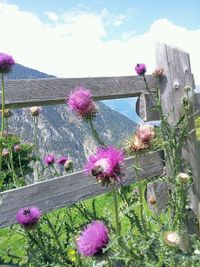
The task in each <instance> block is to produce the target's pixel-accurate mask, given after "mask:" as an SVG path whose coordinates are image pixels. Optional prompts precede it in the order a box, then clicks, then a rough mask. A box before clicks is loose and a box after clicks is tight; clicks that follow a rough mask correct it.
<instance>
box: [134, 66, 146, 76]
mask: <svg viewBox="0 0 200 267" xmlns="http://www.w3.org/2000/svg"><path fill="white" fill-rule="evenodd" d="M135 71H136V73H137V74H138V75H144V74H145V72H146V66H145V64H137V65H136V66H135Z"/></svg>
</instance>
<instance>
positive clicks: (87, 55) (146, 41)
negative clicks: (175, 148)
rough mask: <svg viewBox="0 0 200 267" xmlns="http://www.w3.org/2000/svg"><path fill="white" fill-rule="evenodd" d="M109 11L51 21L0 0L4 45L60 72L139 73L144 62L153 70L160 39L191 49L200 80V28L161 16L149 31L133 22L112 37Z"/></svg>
mask: <svg viewBox="0 0 200 267" xmlns="http://www.w3.org/2000/svg"><path fill="white" fill-rule="evenodd" d="M107 16H109V14H108V11H107V10H106V9H104V10H103V11H102V12H100V13H99V14H91V13H85V12H76V13H65V14H59V18H60V19H59V23H58V21H57V22H56V24H55V25H48V24H45V23H44V22H42V21H41V20H40V19H39V18H38V17H37V16H36V15H35V14H33V13H30V12H25V11H22V10H20V9H19V8H18V7H17V6H15V5H10V4H6V3H3V2H2V1H0V25H6V27H1V40H0V43H1V46H0V47H1V51H4V52H7V53H10V54H12V55H13V56H14V58H15V59H16V61H17V62H18V63H20V64H23V65H25V66H29V67H32V68H35V69H38V70H41V71H44V72H46V73H49V74H53V75H56V76H58V77H84V76H85V77H88V76H111V75H114V76H117V75H133V74H134V65H135V64H136V63H138V62H144V63H146V64H147V66H148V69H149V72H151V71H153V69H154V68H155V60H154V41H160V42H166V43H169V44H172V45H175V46H178V47H180V48H182V49H184V50H186V51H188V52H189V53H190V56H191V63H192V70H193V72H194V74H195V80H196V82H197V83H200V77H199V76H200V75H199V69H200V61H199V58H200V49H199V40H200V29H199V30H195V31H190V30H187V29H185V28H183V27H180V26H176V25H174V24H173V23H171V22H170V21H168V20H167V19H161V20H157V21H155V22H154V23H153V24H152V25H151V26H150V28H149V31H148V32H146V33H144V34H143V35H136V34H135V32H134V31H135V30H136V29H134V25H133V31H132V33H130V34H129V33H124V36H125V38H121V39H119V40H108V36H106V34H107V32H106V28H105V23H104V20H105V19H106V17H107ZM61 18H62V22H60V21H61ZM121 19H122V20H123V18H121ZM105 36H106V37H107V39H106V40H105V39H104V38H103V37H105Z"/></svg>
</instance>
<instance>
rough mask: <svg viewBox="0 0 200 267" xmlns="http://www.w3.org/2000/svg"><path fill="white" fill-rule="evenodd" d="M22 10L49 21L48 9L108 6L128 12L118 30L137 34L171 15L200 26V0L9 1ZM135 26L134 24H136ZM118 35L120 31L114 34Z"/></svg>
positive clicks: (92, 9) (180, 22) (179, 21)
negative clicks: (47, 18) (47, 17)
mask: <svg viewBox="0 0 200 267" xmlns="http://www.w3.org/2000/svg"><path fill="white" fill-rule="evenodd" d="M7 2H8V3H11V4H15V5H17V6H18V7H20V8H21V9H23V10H26V11H30V12H34V13H36V14H38V16H39V17H40V18H41V19H42V20H46V17H45V15H44V13H45V12H46V11H51V12H55V13H57V14H61V13H63V12H64V11H75V10H80V9H81V10H83V11H85V12H97V13H98V12H101V11H102V9H104V8H106V9H107V10H108V11H109V12H111V13H113V14H114V15H118V14H125V15H129V16H128V18H127V19H126V21H125V23H124V24H123V25H122V27H121V28H122V29H119V31H120V30H121V31H124V30H125V31H127V30H128V31H130V30H132V29H133V27H134V29H135V31H136V32H137V34H141V33H144V32H145V31H147V30H148V28H149V25H151V24H152V23H153V22H154V21H155V20H156V19H160V18H168V19H169V20H170V21H172V22H173V23H174V24H176V25H181V26H184V27H186V28H187V29H190V30H192V29H198V28H199V27H200V16H199V12H200V1H199V0H190V1H183V0H168V1H160V0H159V1H158V0H154V1H152V0H146V1H145V0H143V1H134V0H99V1H95V0H87V1H81V0H80V1H79V0H78V1H77V0H8V1H7ZM133 25H134V26H133ZM113 34H114V35H117V33H114V32H113Z"/></svg>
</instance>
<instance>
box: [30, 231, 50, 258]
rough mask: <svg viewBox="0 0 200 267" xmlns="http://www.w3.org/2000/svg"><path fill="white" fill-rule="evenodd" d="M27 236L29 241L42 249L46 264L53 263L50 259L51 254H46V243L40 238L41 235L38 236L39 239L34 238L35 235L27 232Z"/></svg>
mask: <svg viewBox="0 0 200 267" xmlns="http://www.w3.org/2000/svg"><path fill="white" fill-rule="evenodd" d="M34 231H35V230H34ZM27 235H28V237H29V239H30V240H31V241H32V242H33V243H35V244H36V245H37V246H38V247H39V248H40V249H41V252H42V255H43V259H44V261H45V263H47V262H48V263H51V262H52V259H51V258H50V256H49V254H48V253H47V252H46V250H45V248H44V243H43V240H42V239H41V237H40V233H38V234H37V237H34V235H32V234H31V233H30V232H29V231H27Z"/></svg>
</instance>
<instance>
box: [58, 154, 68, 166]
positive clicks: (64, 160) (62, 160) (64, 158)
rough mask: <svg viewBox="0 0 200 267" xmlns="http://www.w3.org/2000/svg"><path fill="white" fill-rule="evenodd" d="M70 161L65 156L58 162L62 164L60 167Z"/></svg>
mask: <svg viewBox="0 0 200 267" xmlns="http://www.w3.org/2000/svg"><path fill="white" fill-rule="evenodd" d="M67 160H68V158H67V157H64V156H61V157H60V158H59V159H58V160H57V163H58V164H60V165H64V164H65V162H66V161H67Z"/></svg>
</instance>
